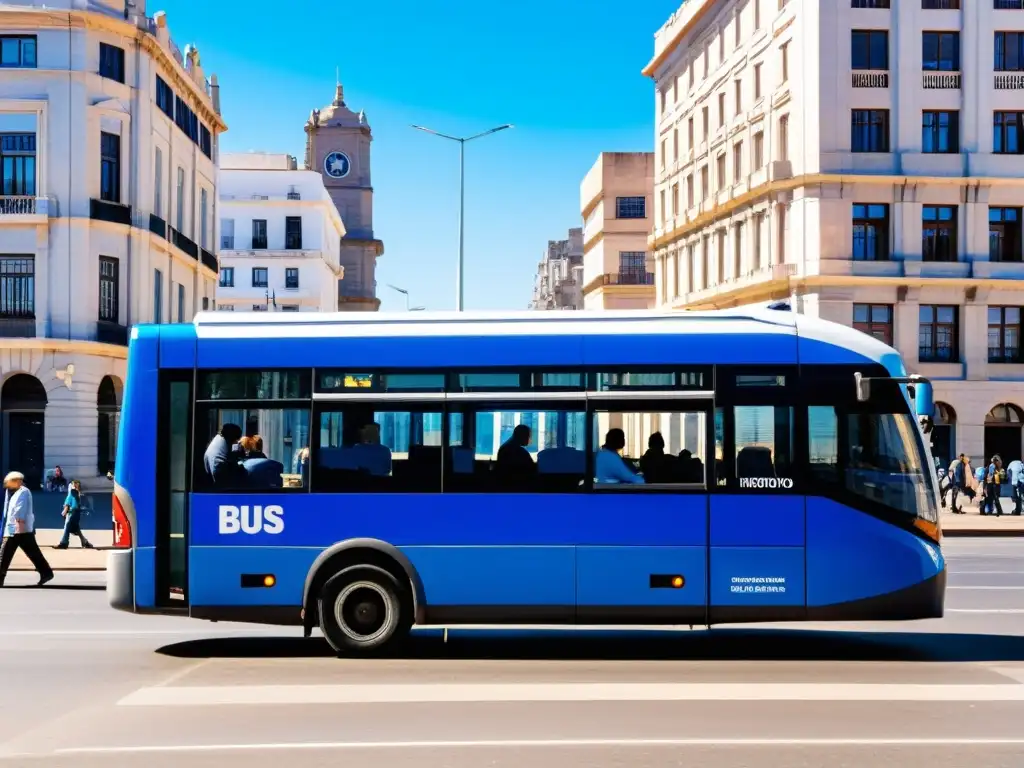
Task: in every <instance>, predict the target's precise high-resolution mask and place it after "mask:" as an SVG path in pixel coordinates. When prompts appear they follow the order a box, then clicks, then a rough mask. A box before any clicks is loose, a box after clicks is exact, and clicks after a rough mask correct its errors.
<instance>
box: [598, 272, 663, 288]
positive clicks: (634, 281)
mask: <svg viewBox="0 0 1024 768" xmlns="http://www.w3.org/2000/svg"><path fill="white" fill-rule="evenodd" d="M601 285H654V273H653V272H617V273H616V272H612V273H609V274H605V275H601Z"/></svg>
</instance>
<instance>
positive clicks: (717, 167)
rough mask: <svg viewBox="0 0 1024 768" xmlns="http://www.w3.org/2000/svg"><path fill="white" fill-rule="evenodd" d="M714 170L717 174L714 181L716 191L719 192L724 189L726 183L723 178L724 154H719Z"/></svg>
mask: <svg viewBox="0 0 1024 768" xmlns="http://www.w3.org/2000/svg"><path fill="white" fill-rule="evenodd" d="M715 170H716V172H717V173H716V176H717V178H716V181H717V182H718V190H719V191H721V190H723V189H725V185H726V181H727V179H726V178H725V152H722V153H721V154H719V155H718V158H717V159H716V160H715Z"/></svg>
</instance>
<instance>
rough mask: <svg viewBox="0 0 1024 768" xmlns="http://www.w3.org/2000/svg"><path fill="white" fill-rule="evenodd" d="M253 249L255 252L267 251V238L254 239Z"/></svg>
mask: <svg viewBox="0 0 1024 768" xmlns="http://www.w3.org/2000/svg"><path fill="white" fill-rule="evenodd" d="M252 249H253V250H254V251H265V250H267V238H266V237H254V238H253V239H252Z"/></svg>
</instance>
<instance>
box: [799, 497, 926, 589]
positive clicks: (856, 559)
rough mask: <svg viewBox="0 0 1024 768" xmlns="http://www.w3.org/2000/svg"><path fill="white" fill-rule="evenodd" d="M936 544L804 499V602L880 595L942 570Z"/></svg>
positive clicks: (828, 502)
mask: <svg viewBox="0 0 1024 768" xmlns="http://www.w3.org/2000/svg"><path fill="white" fill-rule="evenodd" d="M944 567H945V561H944V559H943V556H942V552H941V551H940V549H939V547H938V546H936V545H934V544H929V543H928V542H926V541H924V540H922V539H921V538H920V537H918V536H915V535H914V534H913V533H910V532H909V531H905V530H902V529H900V528H897V527H896V526H893V525H889V524H888V523H884V522H882V521H881V520H876V519H875V518H873V517H870V516H869V515H865V514H864V513H862V512H858V511H856V510H853V509H850V508H849V507H845V506H843V505H842V504H837V503H836V502H834V501H831V500H829V499H823V498H815V497H808V499H807V604H808V606H814V607H817V606H824V605H834V604H837V603H846V602H850V601H852V600H859V599H862V598H867V597H874V596H875V595H884V594H888V593H890V592H895V591H896V590H899V589H904V588H905V587H909V586H912V585H914V584H917V583H920V582H922V581H925V580H926V579H929V578H931V577H933V576H935V575H937V574H938V573H940V572H941V571H942V569H943V568H944Z"/></svg>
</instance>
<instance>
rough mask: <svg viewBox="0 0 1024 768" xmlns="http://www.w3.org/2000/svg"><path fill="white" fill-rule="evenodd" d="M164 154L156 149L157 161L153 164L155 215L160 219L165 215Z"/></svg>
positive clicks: (158, 148)
mask: <svg viewBox="0 0 1024 768" xmlns="http://www.w3.org/2000/svg"><path fill="white" fill-rule="evenodd" d="M163 186H164V153H163V152H161V151H160V147H157V148H156V160H155V161H154V163H153V213H155V214H156V215H157V216H159V217H160V218H163V215H164V191H163Z"/></svg>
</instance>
